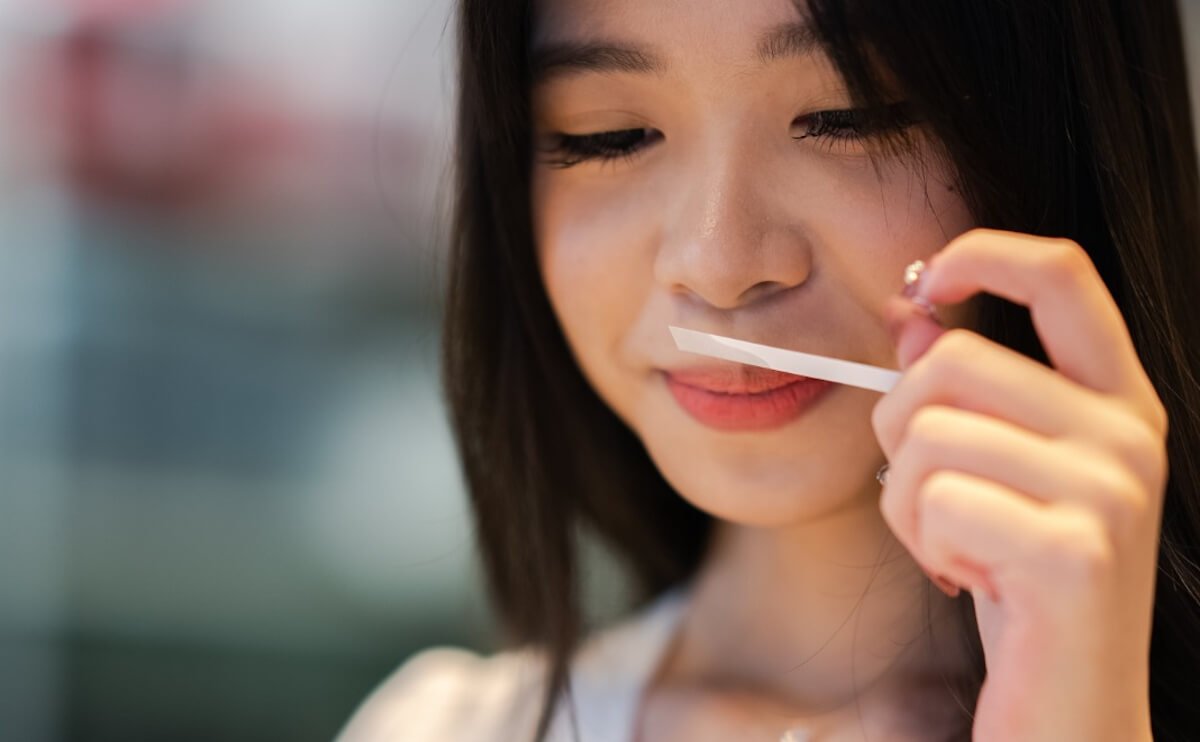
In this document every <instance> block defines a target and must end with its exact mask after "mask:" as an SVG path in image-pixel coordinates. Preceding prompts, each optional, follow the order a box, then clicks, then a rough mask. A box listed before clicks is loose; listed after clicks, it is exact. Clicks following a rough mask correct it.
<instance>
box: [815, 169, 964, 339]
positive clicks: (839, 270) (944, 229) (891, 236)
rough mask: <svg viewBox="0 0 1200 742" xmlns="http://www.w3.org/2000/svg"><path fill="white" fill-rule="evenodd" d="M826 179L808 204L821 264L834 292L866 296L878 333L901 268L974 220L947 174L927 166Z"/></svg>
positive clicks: (842, 174) (864, 171)
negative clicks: (831, 275) (920, 169)
mask: <svg viewBox="0 0 1200 742" xmlns="http://www.w3.org/2000/svg"><path fill="white" fill-rule="evenodd" d="M827 174H828V175H829V177H828V178H827V179H826V180H825V181H824V186H823V188H822V190H821V191H820V192H818V193H814V194H812V200H811V202H810V208H811V213H813V214H820V215H821V216H820V219H819V220H814V222H813V224H814V226H815V230H814V231H816V232H817V233H818V234H819V239H820V240H821V241H822V243H823V244H825V245H826V247H827V249H825V250H824V251H823V252H822V255H821V259H822V261H823V263H824V264H825V266H826V267H827V268H828V269H829V270H830V272H833V273H836V274H837V276H838V283H839V284H840V287H839V291H841V292H845V293H848V294H852V295H855V296H858V297H863V299H864V300H865V301H866V303H867V304H868V305H869V306H870V307H872V309H873V311H875V314H876V317H877V318H879V319H880V325H881V326H882V320H881V318H882V306H883V302H885V301H886V300H887V298H888V297H890V296H891V295H892V294H894V293H896V292H897V291H899V290H900V288H901V287H902V286H903V272H904V268H905V267H906V266H907V265H908V264H909V263H911V262H912V261H914V260H918V259H926V258H928V257H929V256H931V255H933V254H934V253H936V252H937V251H938V250H940V249H941V248H942V247H944V246H945V245H946V243H947V242H949V241H950V240H951V239H953V238H954V237H956V236H958V235H960V234H962V233H963V232H966V231H968V230H970V229H971V228H972V227H973V226H975V225H974V219H973V217H972V215H971V214H970V211H969V210H968V208H967V206H966V203H965V202H964V201H963V200H962V198H961V196H960V195H959V194H958V193H957V191H956V190H954V188H953V186H952V185H951V183H950V180H951V179H950V177H949V174H948V173H947V172H946V171H945V170H944V169H941V168H935V167H933V166H932V165H931V166H930V167H929V168H928V169H927V171H926V172H925V173H924V174H921V173H919V172H917V171H914V169H913V168H912V166H911V165H909V166H903V165H902V164H900V163H890V164H884V166H883V168H882V169H881V171H880V172H879V173H878V174H876V173H875V171H874V170H872V169H871V167H870V166H869V165H868V164H858V165H855V166H854V167H847V168H846V169H844V170H842V171H835V172H830V173H827ZM818 225H819V226H818ZM867 297H869V298H867Z"/></svg>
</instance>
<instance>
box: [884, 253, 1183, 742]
mask: <svg viewBox="0 0 1200 742" xmlns="http://www.w3.org/2000/svg"><path fill="white" fill-rule="evenodd" d="M929 263H930V264H929V267H928V269H927V270H926V271H925V272H924V273H923V275H922V277H921V282H920V295H921V296H923V297H924V298H926V299H928V300H929V301H931V302H933V303H934V304H940V303H955V302H959V301H962V300H963V299H965V298H967V297H969V296H971V295H973V294H975V293H976V292H980V291H984V292H987V293H990V294H995V295H998V296H1002V297H1004V298H1006V299H1009V300H1011V301H1013V302H1016V303H1018V304H1022V305H1024V306H1027V307H1028V308H1029V309H1030V312H1031V315H1032V318H1033V322H1034V325H1035V327H1036V329H1037V332H1038V336H1039V337H1040V339H1041V341H1042V344H1043V347H1044V348H1045V349H1046V353H1047V356H1048V357H1049V359H1050V361H1051V363H1052V364H1053V368H1052V369H1051V368H1047V367H1046V366H1044V365H1042V364H1040V363H1037V362H1035V361H1033V360H1030V359H1029V358H1026V357H1024V356H1022V355H1019V354H1017V353H1015V352H1013V351H1011V350H1009V349H1007V348H1005V347H1003V346H1000V345H998V344H996V343H994V342H992V341H990V340H988V339H986V338H984V337H982V336H980V335H978V334H977V333H974V332H971V331H969V330H965V329H961V328H960V329H952V330H949V331H943V330H942V329H941V328H938V327H937V326H936V325H935V324H934V323H932V322H931V321H930V320H929V319H928V318H926V317H923V316H921V315H920V313H915V312H912V311H911V310H910V309H909V308H907V307H905V306H904V304H903V302H899V301H898V302H895V303H894V304H893V305H891V306H889V309H888V311H889V317H890V319H892V321H893V322H894V323H896V324H897V325H898V326H899V327H898V343H899V344H900V346H901V348H902V351H903V352H902V353H901V354H900V356H901V358H900V360H901V365H902V367H903V368H904V369H905V372H904V375H903V376H902V378H901V381H900V382H899V383H898V384H897V386H896V387H895V388H893V389H892V391H890V392H889V393H888V394H886V395H885V396H884V397H883V398H882V399H880V401H879V403H878V404H877V405H876V407H875V410H874V413H873V415H872V423H873V425H874V428H875V430H876V433H877V434H878V436H879V442H880V445H881V446H882V447H883V449H884V451H885V452H886V454H887V456H888V459H889V461H890V464H891V466H890V469H889V472H888V479H887V485H886V486H885V487H884V490H883V495H882V498H881V500H880V506H881V509H882V511H883V513H884V516H885V517H886V518H887V521H888V524H889V525H890V526H891V528H892V529H893V531H894V532H895V533H896V535H897V537H898V538H899V539H900V540H901V541H902V542H903V543H904V544H905V546H906V547H908V549H909V551H910V552H911V553H912V554H913V555H914V556H915V557H916V558H917V559H918V561H920V562H921V563H922V564H923V565H924V566H925V567H926V568H927V569H929V570H931V571H933V572H935V573H940V574H942V575H945V576H946V577H948V578H949V579H950V580H951V581H954V582H957V583H958V584H960V585H963V586H966V587H968V588H969V589H971V591H972V595H973V596H974V599H975V608H976V616H977V620H978V622H979V627H980V634H981V636H982V638H983V643H984V650H985V654H986V657H987V666H988V675H987V680H986V681H985V684H984V687H983V691H982V693H981V696H980V698H979V703H978V706H977V708H976V717H975V725H974V739H975V740H979V741H980V742H991V741H993V740H994V741H996V742H999V741H1000V740H1013V739H1020V740H1030V741H1031V742H1037V741H1039V740H1045V741H1046V742H1050V741H1051V740H1063V739H1088V740H1112V742H1118V740H1149V739H1150V738H1151V736H1150V705H1149V695H1148V694H1149V652H1150V631H1151V624H1152V617H1153V610H1152V609H1153V601H1154V575H1155V568H1156V562H1157V554H1158V539H1159V527H1160V522H1161V514H1162V500H1163V493H1164V491H1165V487H1166V481H1167V456H1166V434H1167V417H1166V412H1165V410H1164V408H1163V405H1162V402H1161V400H1160V399H1159V398H1158V396H1157V395H1156V393H1155V391H1154V387H1153V386H1152V385H1151V383H1150V380H1149V379H1148V377H1147V376H1146V372H1145V370H1144V369H1143V368H1142V366H1141V363H1140V362H1139V360H1138V357H1137V354H1136V352H1135V351H1134V347H1133V343H1132V341H1131V339H1130V337H1129V332H1128V330H1127V328H1126V326H1125V322H1124V320H1123V318H1122V316H1121V314H1120V311H1119V310H1118V308H1117V305H1116V303H1115V302H1114V300H1113V298H1112V296H1111V294H1109V292H1108V290H1107V288H1106V287H1105V285H1104V283H1103V281H1102V280H1101V278H1100V275H1099V274H1098V273H1097V272H1096V270H1095V268H1094V265H1093V264H1092V262H1091V260H1090V259H1089V258H1088V255H1087V253H1086V252H1085V251H1084V250H1083V249H1082V248H1081V247H1080V246H1079V245H1078V244H1076V243H1074V242H1072V241H1070V240H1059V239H1046V238H1041V237H1032V236H1029V235H1023V234H1016V233H1011V232H1000V231H991V230H973V231H970V232H968V233H966V234H964V235H962V236H961V237H959V238H957V239H956V240H954V241H952V242H951V243H950V244H949V245H948V246H947V247H946V248H945V249H943V250H942V251H940V252H939V253H938V254H937V255H936V256H935V257H934V259H932V260H931V261H929ZM921 346H925V347H924V348H922V347H921Z"/></svg>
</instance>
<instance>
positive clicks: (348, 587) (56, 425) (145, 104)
mask: <svg viewBox="0 0 1200 742" xmlns="http://www.w3.org/2000/svg"><path fill="white" fill-rule="evenodd" d="M1184 7H1185V10H1186V11H1187V14H1188V17H1189V19H1191V20H1190V21H1189V36H1190V37H1191V39H1192V41H1193V51H1200V49H1196V48H1195V41H1196V40H1197V33H1192V32H1191V31H1200V29H1195V28H1193V26H1195V25H1196V24H1197V23H1200V7H1198V4H1197V3H1194V2H1191V1H1190V0H1185V5H1184ZM453 49H454V39H453V20H452V2H451V0H337V1H336V2H334V1H332V0H0V106H2V110H3V111H4V116H2V117H0V742H60V741H67V740H71V741H75V740H81V741H82V740H88V741H106V742H107V741H110V740H111V741H113V742H117V741H119V742H131V741H132V742H137V741H140V740H172V741H174V742H184V741H187V740H229V741H231V742H235V741H242V740H245V741H247V742H250V741H254V742H270V741H273V740H288V741H289V742H303V741H305V740H312V741H313V742H316V741H318V740H329V739H330V738H331V737H332V736H333V735H334V734H335V732H336V731H337V730H338V729H339V728H340V727H341V725H342V724H343V723H344V722H345V720H346V719H347V718H348V716H349V715H350V713H351V712H352V711H353V709H354V708H355V706H356V705H357V704H358V703H359V702H361V700H362V699H363V698H364V697H365V695H366V694H367V692H368V691H369V690H370V689H371V688H372V687H373V686H374V685H376V684H377V683H378V682H379V681H380V680H382V679H383V678H384V677H385V676H386V675H387V674H388V673H389V672H390V671H392V670H393V669H394V668H395V667H396V666H397V665H399V664H400V663H401V662H402V661H403V660H404V659H405V657H407V656H408V655H409V654H410V653H411V652H413V651H414V650H416V649H418V648H420V647H424V646H428V645H430V644H436V643H452V644H457V645H463V646H468V647H473V648H476V649H480V650H482V651H486V650H488V649H489V648H491V647H492V646H494V645H493V639H494V637H493V634H492V630H491V628H490V626H491V624H490V619H489V614H488V610H487V607H486V605H485V603H484V600H483V599H482V597H481V595H480V589H479V584H478V575H477V570H476V567H475V565H474V562H473V558H474V549H473V546H472V543H471V531H470V526H469V522H468V518H467V508H466V504H465V501H464V496H463V492H462V486H461V482H460V479H459V474H458V468H457V464H456V461H455V458H454V453H453V450H452V447H451V443H450V439H449V435H448V432H447V428H446V423H445V417H444V412H443V409H442V406H441V401H440V394H439V390H438V387H437V358H436V351H437V343H438V326H437V322H438V296H437V290H438V286H439V285H440V280H441V275H442V272H443V270H442V266H441V263H440V256H441V250H440V248H439V245H440V244H441V241H442V238H443V237H444V235H445V219H444V217H445V213H446V199H445V193H446V187H445V186H446V175H445V171H446V163H447V156H448V151H449V134H450V130H451V122H452V109H453V92H454V84H453V82H454V81H453V63H452V59H451V58H450V54H451V53H452V51H453ZM1193 56H1194V55H1193ZM1194 95H1195V94H1194ZM608 584H609V585H615V584H616V583H611V582H610V583H608ZM602 589H603V588H602ZM616 589H617V588H615V587H614V588H612V590H614V591H615V590H616Z"/></svg>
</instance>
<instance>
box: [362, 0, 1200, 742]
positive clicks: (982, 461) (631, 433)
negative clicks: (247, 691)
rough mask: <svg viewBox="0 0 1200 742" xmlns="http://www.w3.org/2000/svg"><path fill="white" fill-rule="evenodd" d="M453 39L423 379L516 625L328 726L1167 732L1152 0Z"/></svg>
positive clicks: (1191, 722)
mask: <svg viewBox="0 0 1200 742" xmlns="http://www.w3.org/2000/svg"><path fill="white" fill-rule="evenodd" d="M461 66H462V69H461V79H462V89H461V103H460V106H461V108H460V122H459V123H460V131H459V157H460V160H459V173H458V182H459V192H458V204H457V231H456V236H455V240H454V249H453V252H452V260H451V266H450V285H449V301H448V305H447V320H446V321H447V324H446V330H445V357H444V360H445V380H446V385H447V391H448V396H449V402H450V405H451V410H452V414H453V421H454V424H455V429H456V434H457V439H458V443H459V446H460V450H461V455H462V457H463V461H464V465H465V471H466V475H467V480H468V483H469V488H470V493H471V497H472V502H473V505H474V512H475V518H476V526H477V532H478V537H479V543H480V546H481V550H482V556H483V559H484V564H485V566H486V574H487V577H488V584H489V587H490V591H491V595H492V598H493V599H494V602H495V605H496V606H497V608H498V611H499V614H500V616H501V617H502V618H503V620H504V625H505V627H506V628H507V629H508V630H509V635H510V637H511V640H512V642H513V644H514V645H516V648H514V649H512V650H510V651H507V652H503V653H500V654H498V655H496V656H494V657H491V658H479V657H476V656H474V655H471V654H468V653H466V652H462V651H458V650H448V649H438V650H431V651H429V652H426V653H423V654H422V655H420V656H419V657H417V658H415V659H413V660H412V661H410V662H408V663H407V664H406V665H405V666H404V667H402V668H401V670H400V671H399V672H398V673H396V674H395V675H394V676H393V677H392V678H391V679H389V681H388V682H386V683H385V684H384V685H383V686H382V687H381V688H380V689H379V690H377V691H376V693H375V694H374V695H373V696H372V697H371V699H369V700H368V701H367V702H366V704H365V705H364V707H363V708H362V709H361V710H360V711H359V713H358V714H357V715H356V717H355V718H354V719H353V720H352V721H351V724H350V725H349V726H348V728H347V729H346V730H345V732H344V735H343V739H346V740H354V741H357V740H366V739H396V740H406V741H408V740H434V739H437V740H458V739H462V740H467V739H469V740H492V739H494V740H520V739H530V740H532V739H539V740H542V739H553V740H568V739H580V740H584V741H585V742H590V741H591V740H597V742H601V741H604V740H614V741H617V742H628V741H629V740H645V741H649V740H654V741H657V740H690V741H694V740H728V739H738V740H757V739H763V740H778V739H812V740H822V741H824V740H860V739H870V740H883V739H888V740H945V739H962V740H967V739H973V740H976V741H977V742H999V741H1000V740H1005V741H1009V740H1022V741H1023V742H1030V741H1038V740H1047V741H1050V740H1055V741H1056V742H1057V741H1061V740H1090V741H1107V740H1112V741H1113V742H1116V741H1117V740H1120V741H1121V742H1130V741H1137V742H1141V741H1145V742H1148V741H1149V740H1151V739H1154V740H1156V741H1157V742H1167V741H1169V740H1180V741H1182V740H1195V739H1200V693H1198V692H1197V682H1198V681H1197V677H1198V673H1200V643H1198V642H1197V640H1196V637H1197V636H1198V635H1200V602H1198V596H1200V568H1198V566H1197V565H1198V563H1200V553H1198V551H1200V463H1198V462H1200V459H1198V458H1197V457H1196V455H1195V452H1196V451H1197V450H1200V385H1198V384H1197V380H1196V372H1197V369H1200V357H1198V353H1200V323H1198V320H1197V316H1198V315H1197V313H1196V312H1195V310H1194V308H1193V307H1192V306H1191V302H1190V301H1189V298H1190V296H1189V294H1190V292H1191V291H1194V289H1195V288H1196V286H1197V285H1198V284H1197V280H1198V279H1200V253H1198V250H1197V248H1198V242H1197V229H1198V227H1200V225H1198V224H1197V205H1198V203H1200V202H1198V195H1200V194H1198V191H1197V172H1196V160H1195V152H1194V146H1193V142H1192V126H1191V119H1190V113H1189V108H1188V96H1187V87H1186V75H1185V70H1184V59H1183V53H1182V43H1181V39H1180V28H1179V19H1178V13H1177V9H1176V7H1175V6H1174V4H1173V3H1172V2H1170V0H1138V2H1132V1H1131V0H1099V1H1097V0H1026V1H1024V2H1019V1H1016V0H972V1H971V2H961V0H940V1H939V0H929V1H928V2H924V3H890V2H877V1H876V2H872V1H871V0H840V1H839V0H809V2H807V3H796V2H793V1H792V0H754V2H738V3H731V2H722V1H721V0H703V1H702V2H691V3H678V2H669V1H668V0H661V1H660V0H653V1H650V0H605V1H604V2H594V1H591V0H557V1H556V2H553V3H544V4H542V5H540V6H538V7H534V6H533V5H531V4H530V3H527V2H521V1H520V0H465V2H464V3H463V5H462V7H461ZM918 260H920V261H923V263H924V264H926V265H925V268H924V270H920V269H921V266H922V264H921V263H916V262H915V261H918ZM906 268H908V270H909V275H908V277H907V278H908V281H907V285H906V282H905V281H904V280H902V276H903V275H904V273H905V270H906ZM902 289H904V292H903V294H902V295H899V296H897V294H899V293H901V290H902ZM668 325H680V326H683V327H688V328H692V329H697V330H703V331H709V332H715V333H718V334H722V335H732V336H734V337H739V338H743V339H746V340H750V341H756V342H764V343H768V344H771V345H777V346H783V347H788V348H794V349H797V350H803V351H808V352H812V353H819V354H822V355H828V356H833V357H838V358H842V359H848V360H854V361H859V362H865V363H871V364H874V365H879V366H890V367H894V368H899V369H901V370H902V371H903V376H902V378H901V380H900V382H899V383H898V384H897V385H896V387H895V388H894V389H892V390H891V391H890V392H888V393H887V394H884V395H882V396H880V395H879V394H878V393H874V392H870V391H866V390H862V389H857V388H853V387H848V386H840V385H834V384H822V383H818V382H814V381H812V380H803V379H797V378H794V377H784V376H782V375H779V374H772V373H765V372H760V371H756V370H753V369H751V368H749V367H743V366H737V365H735V364H729V363H720V362H710V360H709V359H704V358H700V357H698V356H689V355H686V354H684V353H681V352H679V351H678V350H676V349H675V347H674V346H673V345H672V343H671V340H670V336H669V334H668V332H667V327H668ZM1168 421H1169V425H1168ZM1168 461H1169V463H1170V466H1169V476H1168ZM885 462H886V464H887V465H886V467H882V468H881V465H882V464H884V463H885ZM877 473H878V474H879V475H880V476H879V477H878V479H879V481H877V477H876V475H877ZM880 482H882V483H883V486H882V488H881V487H880ZM581 536H584V537H593V536H594V537H598V538H599V539H600V540H601V541H602V542H603V543H604V544H605V545H607V546H608V547H609V548H610V549H611V550H612V551H613V552H614V553H615V554H616V555H617V556H618V557H619V558H620V559H621V560H623V562H624V564H625V565H626V566H627V567H628V568H629V571H630V573H631V574H632V575H633V576H634V577H635V578H636V579H637V581H638V584H639V585H640V586H641V587H642V590H643V593H644V597H646V598H647V599H653V600H652V601H651V602H649V603H648V604H647V605H645V606H643V607H642V608H641V609H640V610H639V611H638V612H636V613H635V614H634V615H632V616H631V617H629V618H628V619H626V620H625V621H623V622H622V623H621V624H620V625H618V626H616V627H610V628H608V629H604V630H598V629H597V630H595V631H593V630H592V629H591V627H587V626H585V625H584V621H583V620H582V618H581V615H582V610H581V607H580V589H581V583H582V581H583V578H584V575H583V574H581V569H580V558H579V554H578V551H577V549H578V541H579V539H580V537H581ZM926 576H928V577H929V578H930V579H928V580H927V579H926ZM931 580H932V582H931ZM931 584H936V585H937V586H938V587H940V588H941V589H940V590H939V591H930V589H929V587H930V585H931Z"/></svg>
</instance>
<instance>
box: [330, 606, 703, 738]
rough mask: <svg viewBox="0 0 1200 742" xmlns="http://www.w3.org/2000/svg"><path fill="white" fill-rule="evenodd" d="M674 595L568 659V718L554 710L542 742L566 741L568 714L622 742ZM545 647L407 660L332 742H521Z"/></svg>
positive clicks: (593, 734)
mask: <svg viewBox="0 0 1200 742" xmlns="http://www.w3.org/2000/svg"><path fill="white" fill-rule="evenodd" d="M685 595H686V593H684V592H683V591H682V590H674V591H671V592H669V593H668V594H666V595H664V596H661V597H660V598H659V599H658V600H656V601H654V603H653V604H652V605H650V606H647V607H645V608H644V609H643V610H640V611H638V612H636V613H635V614H634V615H632V616H629V617H627V618H626V620H624V621H621V622H619V623H617V624H616V625H613V626H609V627H608V628H606V629H605V630H603V631H600V632H597V633H595V634H592V635H591V636H589V637H588V639H587V640H586V641H585V642H584V644H583V645H582V646H581V647H580V648H579V650H578V651H577V652H576V653H575V655H574V656H573V658H572V661H571V683H572V696H573V698H574V701H575V705H574V709H573V711H572V712H571V713H570V714H568V713H567V712H566V710H565V708H564V707H563V706H562V705H561V704H559V706H558V707H556V709H555V714H554V715H553V720H552V722H551V726H550V730H549V732H548V735H547V736H548V739H552V740H559V739H571V738H573V736H574V735H571V734H568V733H567V732H566V731H564V730H566V729H567V728H568V726H569V725H570V724H573V723H574V722H572V721H569V718H568V717H569V716H570V717H576V718H575V721H576V722H578V726H579V728H580V729H581V730H584V731H585V732H586V734H585V738H586V739H613V740H618V739H625V738H627V736H628V734H627V728H628V726H629V724H630V723H631V719H630V718H629V717H630V715H631V714H632V712H633V709H634V707H635V703H636V700H637V694H638V691H639V690H640V688H641V686H642V684H643V683H644V682H645V680H646V678H647V676H648V675H649V673H650V672H651V671H652V670H653V668H654V665H655V663H656V661H657V658H658V657H659V656H660V655H661V653H662V651H663V649H664V645H665V643H666V640H667V639H668V638H669V635H670V633H671V629H672V627H673V626H674V624H675V621H676V618H677V617H678V615H679V613H680V610H681V607H682V605H683V602H684V601H683V597H684V596H685ZM547 668H548V662H547V657H546V653H545V650H543V649H540V648H535V647H527V648H519V649H510V650H508V651H503V652H499V653H497V654H493V655H490V656H482V655H479V654H476V653H474V652H469V651H466V650H463V649H453V648H445V647H437V648H434V649H427V650H425V651H422V652H419V653H417V654H416V655H414V656H413V657H412V658H411V659H409V660H408V661H407V662H405V663H403V664H402V665H401V666H400V668H399V669H398V670H396V671H395V672H393V673H392V674H391V675H390V676H389V677H388V678H387V679H386V680H384V681H383V683H381V684H380V685H379V686H378V687H377V688H376V689H375V690H374V691H373V692H372V693H371V694H370V695H369V696H368V697H367V699H366V700H365V701H364V702H363V703H362V705H361V706H359V708H358V710H357V711H355V713H354V715H353V716H352V717H351V719H350V721H349V723H348V724H347V725H346V727H345V728H344V729H343V730H342V732H341V734H340V735H339V736H338V737H337V739H336V742H393V741H396V742H399V741H403V742H459V741H460V740H462V741H466V740H470V742H522V741H523V740H532V738H533V733H534V731H535V728H536V725H537V717H538V715H539V713H540V711H541V709H542V702H543V694H544V691H545V687H546V671H547Z"/></svg>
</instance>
